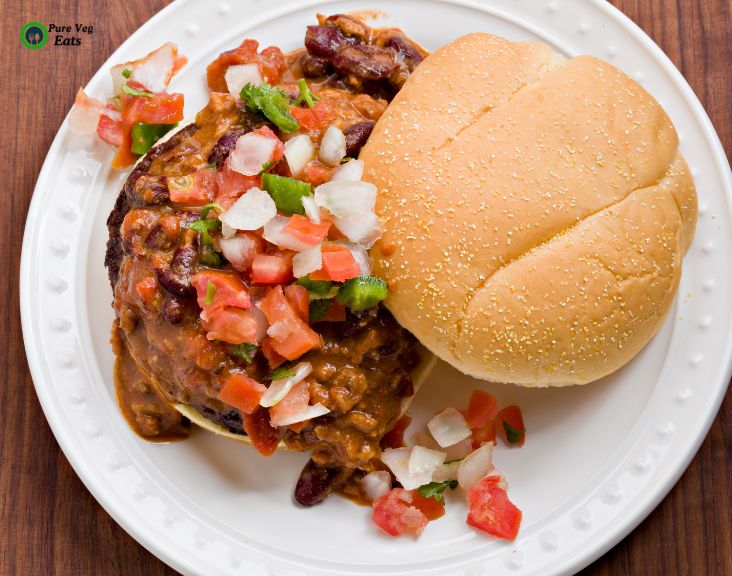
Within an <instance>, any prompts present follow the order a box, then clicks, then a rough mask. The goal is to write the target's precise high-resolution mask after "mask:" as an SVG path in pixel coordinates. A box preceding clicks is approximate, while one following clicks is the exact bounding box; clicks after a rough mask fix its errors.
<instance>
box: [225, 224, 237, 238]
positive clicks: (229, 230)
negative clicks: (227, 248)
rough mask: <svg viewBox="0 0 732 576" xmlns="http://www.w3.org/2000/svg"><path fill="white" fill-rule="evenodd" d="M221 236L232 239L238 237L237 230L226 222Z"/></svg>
mask: <svg viewBox="0 0 732 576" xmlns="http://www.w3.org/2000/svg"><path fill="white" fill-rule="evenodd" d="M221 235H222V236H223V237H224V238H231V237H233V236H236V228H232V227H231V226H229V225H228V224H227V223H226V222H222V223H221Z"/></svg>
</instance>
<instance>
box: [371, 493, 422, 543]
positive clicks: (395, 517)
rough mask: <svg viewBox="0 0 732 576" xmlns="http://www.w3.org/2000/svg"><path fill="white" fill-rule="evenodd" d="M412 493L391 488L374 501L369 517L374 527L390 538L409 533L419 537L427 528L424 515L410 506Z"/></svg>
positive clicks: (416, 508)
mask: <svg viewBox="0 0 732 576" xmlns="http://www.w3.org/2000/svg"><path fill="white" fill-rule="evenodd" d="M412 494H413V493H412V492H410V491H408V490H404V488H393V489H392V490H390V491H389V492H388V493H387V494H384V495H383V496H380V497H379V498H377V499H376V500H375V501H374V504H373V507H374V511H373V514H372V516H371V518H372V520H373V521H374V522H375V523H376V525H377V526H378V527H379V528H381V529H382V530H383V531H384V532H386V533H387V534H389V535H391V536H399V535H400V534H404V533H411V534H414V535H415V536H419V535H420V534H421V533H422V531H423V530H424V528H425V526H427V522H429V520H428V519H427V516H426V514H425V513H424V512H423V511H422V510H420V509H419V508H418V507H417V506H415V505H413V504H412V500H413V499H412Z"/></svg>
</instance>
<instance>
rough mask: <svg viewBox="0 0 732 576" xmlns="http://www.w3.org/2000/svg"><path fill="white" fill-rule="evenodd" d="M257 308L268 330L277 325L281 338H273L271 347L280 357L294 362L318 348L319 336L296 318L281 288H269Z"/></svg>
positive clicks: (296, 315)
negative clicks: (262, 313)
mask: <svg viewBox="0 0 732 576" xmlns="http://www.w3.org/2000/svg"><path fill="white" fill-rule="evenodd" d="M259 307H260V309H261V310H262V312H264V315H265V316H266V317H267V322H269V325H270V330H271V329H272V328H273V325H274V324H277V327H278V333H279V334H281V336H278V337H275V336H273V337H272V340H271V345H272V348H273V349H274V351H275V352H277V353H278V354H279V355H280V356H284V357H285V358H287V359H288V360H294V359H295V358H299V357H300V356H302V355H303V354H305V352H307V351H308V350H312V349H313V348H316V347H318V346H320V336H318V334H317V333H316V332H314V331H313V330H312V329H311V328H310V326H308V325H307V324H306V323H305V322H304V321H303V320H302V319H301V318H300V317H299V316H298V314H297V313H296V312H295V310H294V308H293V307H292V305H291V304H290V302H289V301H288V300H287V298H286V297H285V294H284V292H283V291H282V286H275V287H273V288H270V290H269V291H268V292H267V295H266V296H265V297H264V298H263V299H262V301H261V302H260V303H259ZM270 334H271V333H270Z"/></svg>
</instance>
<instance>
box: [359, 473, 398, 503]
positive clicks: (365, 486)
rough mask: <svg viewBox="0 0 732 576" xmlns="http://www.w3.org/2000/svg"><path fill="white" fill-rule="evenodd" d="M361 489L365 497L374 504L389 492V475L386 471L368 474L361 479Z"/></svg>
mask: <svg viewBox="0 0 732 576" xmlns="http://www.w3.org/2000/svg"><path fill="white" fill-rule="evenodd" d="M361 489H362V490H363V492H364V494H366V497H367V498H368V499H369V500H370V501H371V502H374V501H375V500H378V499H379V498H381V497H382V496H383V495H384V494H388V493H389V490H391V474H389V473H388V472H387V471H386V470H378V471H376V472H369V473H368V474H366V476H364V477H363V478H361Z"/></svg>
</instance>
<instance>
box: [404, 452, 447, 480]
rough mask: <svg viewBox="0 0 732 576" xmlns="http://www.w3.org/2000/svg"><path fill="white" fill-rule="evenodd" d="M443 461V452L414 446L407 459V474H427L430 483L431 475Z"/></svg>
mask: <svg viewBox="0 0 732 576" xmlns="http://www.w3.org/2000/svg"><path fill="white" fill-rule="evenodd" d="M444 461H445V453H444V452H439V451H437V450H430V449H429V448H425V447H424V446H415V447H414V448H412V454H411V456H410V457H409V473H410V474H412V475H418V474H429V475H430V481H432V473H433V472H434V471H435V470H437V468H438V467H439V466H441V465H442V463H443V462H444ZM425 484H426V482H425Z"/></svg>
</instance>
